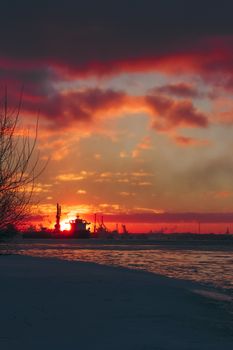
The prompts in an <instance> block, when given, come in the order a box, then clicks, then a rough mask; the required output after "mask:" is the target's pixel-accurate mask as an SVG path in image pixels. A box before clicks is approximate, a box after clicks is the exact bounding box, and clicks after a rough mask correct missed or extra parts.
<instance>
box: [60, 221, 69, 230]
mask: <svg viewBox="0 0 233 350" xmlns="http://www.w3.org/2000/svg"><path fill="white" fill-rule="evenodd" d="M60 226H61V231H70V224H69V222H68V221H67V220H62V221H61V222H60Z"/></svg>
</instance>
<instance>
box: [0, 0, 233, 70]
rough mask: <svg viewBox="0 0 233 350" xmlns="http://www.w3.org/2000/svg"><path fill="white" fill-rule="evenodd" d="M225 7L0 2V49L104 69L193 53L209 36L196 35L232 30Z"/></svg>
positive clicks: (19, 56) (218, 65) (218, 64)
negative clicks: (144, 60)
mask: <svg viewBox="0 0 233 350" xmlns="http://www.w3.org/2000/svg"><path fill="white" fill-rule="evenodd" d="M232 12H233V3H232V1H230V0H229V1H226V0H225V1H224V0H223V1H213V0H212V1H209V0H206V1H198V0H195V1H194V0H190V1H186V0H157V1H136V0H134V1H129V0H128V1H127V0H124V1H123V0H118V1H94V0H92V1H90V0H86V1H78V0H72V1H61V0H60V1H59V0H57V1H50V2H47V1H40V2H37V3H35V2H32V1H17V0H14V1H13V0H12V1H8V2H5V3H3V4H1V13H2V16H1V21H0V39H1V40H0V42H1V45H0V56H1V57H4V58H7V59H11V60H13V61H16V60H18V61H26V62H34V63H38V62H44V63H47V64H53V65H55V64H58V65H61V66H67V67H69V68H70V69H71V70H77V71H83V70H86V71H94V72H108V71H111V70H114V69H117V68H119V67H120V66H121V65H122V66H124V65H123V63H124V64H126V63H127V62H129V63H130V64H133V62H135V60H136V61H137V60H143V59H150V58H151V57H153V58H156V59H157V60H161V58H162V57H164V56H166V57H167V56H169V55H177V54H180V55H182V54H184V53H187V52H188V53H195V54H198V55H201V54H202V53H203V52H209V51H210V52H212V49H213V47H215V44H216V43H213V42H212V44H210V47H208V45H206V44H205V45H203V43H200V40H201V39H203V38H206V37H216V36H229V37H230V36H231V35H233V21H232ZM230 40H231V39H230ZM231 50H232V43H231V47H230V51H231ZM228 51H229V47H228ZM230 55H232V51H231V52H230ZM231 58H232V56H231ZM126 65H127V64H126ZM223 66H224V67H225V68H226V67H232V63H231V60H230V58H229V57H227V58H226V57H225V56H224V57H222V59H221V60H220V59H219V58H218V59H216V60H215V61H213V62H212V61H207V62H204V63H203V67H204V68H205V69H207V70H215V69H222V68H223Z"/></svg>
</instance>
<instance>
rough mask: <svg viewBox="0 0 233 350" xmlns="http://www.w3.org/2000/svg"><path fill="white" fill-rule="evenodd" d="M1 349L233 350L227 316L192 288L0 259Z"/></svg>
mask: <svg viewBox="0 0 233 350" xmlns="http://www.w3.org/2000/svg"><path fill="white" fill-rule="evenodd" d="M0 283H1V284H0V286H1V287H0V349H1V350H11V349H12V350H13V349H14V350H15V349H17V350H21V349H23V350H27V349H30V350H37V349H38V350H39V349H40V350H47V349H49V350H99V349H101V350H115V349H117V350H139V349H140V350H152V349H153V350H165V349H169V350H176V349H177V350H184V349H185V350H194V349H195V350H202V349H203V350H208V349H210V350H232V349H233V331H232V320H231V315H230V314H228V313H227V312H226V311H225V310H224V308H222V307H221V306H220V305H218V304H217V303H215V302H213V301H211V300H210V299H208V298H205V297H203V296H201V295H197V294H195V293H193V292H192V291H191V289H190V288H189V287H190V286H191V285H189V284H185V283H183V282H180V281H175V280H171V279H168V278H163V277H160V276H156V275H151V274H149V273H144V272H141V271H132V270H126V269H123V268H113V267H107V266H99V265H95V264H89V263H80V262H68V261H59V260H52V259H51V260H50V259H47V260H46V259H39V258H31V257H25V256H0Z"/></svg>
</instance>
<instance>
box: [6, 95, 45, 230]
mask: <svg viewBox="0 0 233 350" xmlns="http://www.w3.org/2000/svg"><path fill="white" fill-rule="evenodd" d="M21 104H22V94H21V96H20V98H19V103H18V106H17V107H16V108H12V107H9V106H8V95H7V90H5V93H4V95H3V98H2V101H1V102H0V230H3V229H5V228H7V227H9V225H17V224H19V223H20V222H22V220H23V219H24V218H25V216H27V215H28V214H29V211H30V203H31V200H32V194H33V189H34V186H35V180H36V179H37V178H38V176H39V175H40V174H41V172H42V171H43V170H44V166H43V167H40V168H39V160H40V159H39V153H37V152H36V151H35V148H36V143H37V136H38V118H37V121H36V125H35V131H34V135H33V136H32V137H31V135H30V133H29V131H28V130H25V129H24V130H22V129H20V127H19V119H20V110H21Z"/></svg>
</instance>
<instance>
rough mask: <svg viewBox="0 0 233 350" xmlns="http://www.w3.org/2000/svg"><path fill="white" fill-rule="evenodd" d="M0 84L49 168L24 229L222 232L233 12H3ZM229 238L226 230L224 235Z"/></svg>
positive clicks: (83, 8) (227, 8) (171, 3)
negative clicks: (98, 220)
mask: <svg viewBox="0 0 233 350" xmlns="http://www.w3.org/2000/svg"><path fill="white" fill-rule="evenodd" d="M1 11H2V14H3V15H2V16H1V21H0V36H1V40H0V82H1V90H2V91H4V86H5V85H7V88H8V97H9V103H11V105H12V106H14V105H16V104H17V102H18V100H19V95H20V90H21V88H22V86H23V90H24V92H23V105H22V108H21V116H22V117H21V118H22V121H23V125H24V126H25V127H28V128H30V132H31V137H32V138H33V135H34V126H35V122H36V118H37V115H38V111H39V116H40V117H39V134H38V143H37V151H39V152H40V159H41V161H42V162H43V161H45V162H46V159H49V162H48V165H47V167H46V169H45V171H44V172H43V174H42V175H41V176H40V178H39V180H38V181H39V183H38V184H37V187H36V189H35V199H36V200H35V202H36V203H38V204H37V205H35V206H34V212H33V216H32V217H31V222H35V223H37V224H43V225H44V226H50V227H51V226H53V224H54V220H55V210H56V203H57V202H59V203H60V204H61V205H62V213H63V221H64V222H66V221H67V220H68V219H69V218H73V217H74V216H75V215H76V213H77V212H78V213H80V214H81V215H83V216H84V217H87V218H89V219H90V220H92V218H93V213H99V214H100V215H101V214H103V215H104V217H105V220H106V222H107V223H109V225H110V226H111V225H113V223H115V222H118V223H125V224H127V225H128V227H129V228H130V230H131V231H132V232H136V231H137V232H140V231H143V230H144V231H147V230H155V231H156V230H160V229H161V228H162V229H163V230H164V231H166V232H173V231H177V230H180V231H182V230H184V231H189V230H191V231H194V232H196V231H197V230H198V225H197V223H198V222H201V223H202V227H203V230H204V231H206V232H207V231H216V232H225V231H226V227H227V226H228V227H230V229H231V225H232V223H233V181H232V180H233V176H232V175H233V157H232V148H233V138H232V132H233V100H232V96H233V21H232V13H233V3H232V1H230V0H229V1H226V0H222V1H214V0H212V1H209V0H205V1H203V0H202V1H199V0H195V1H194V0H189V1H185V0H157V1H146V0H144V1H137V0H134V1H130V0H128V1H127V0H124V1H122V0H118V1H101V0H99V1H93V0H92V1H90V0H85V1H79V0H75V1H74V0H72V1H61V0H57V1H43V0H41V1H38V2H35V1H34V2H32V1H20V2H19V1H16V0H12V1H8V2H5V3H4V4H2V5H1ZM232 230H233V225H232Z"/></svg>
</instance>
